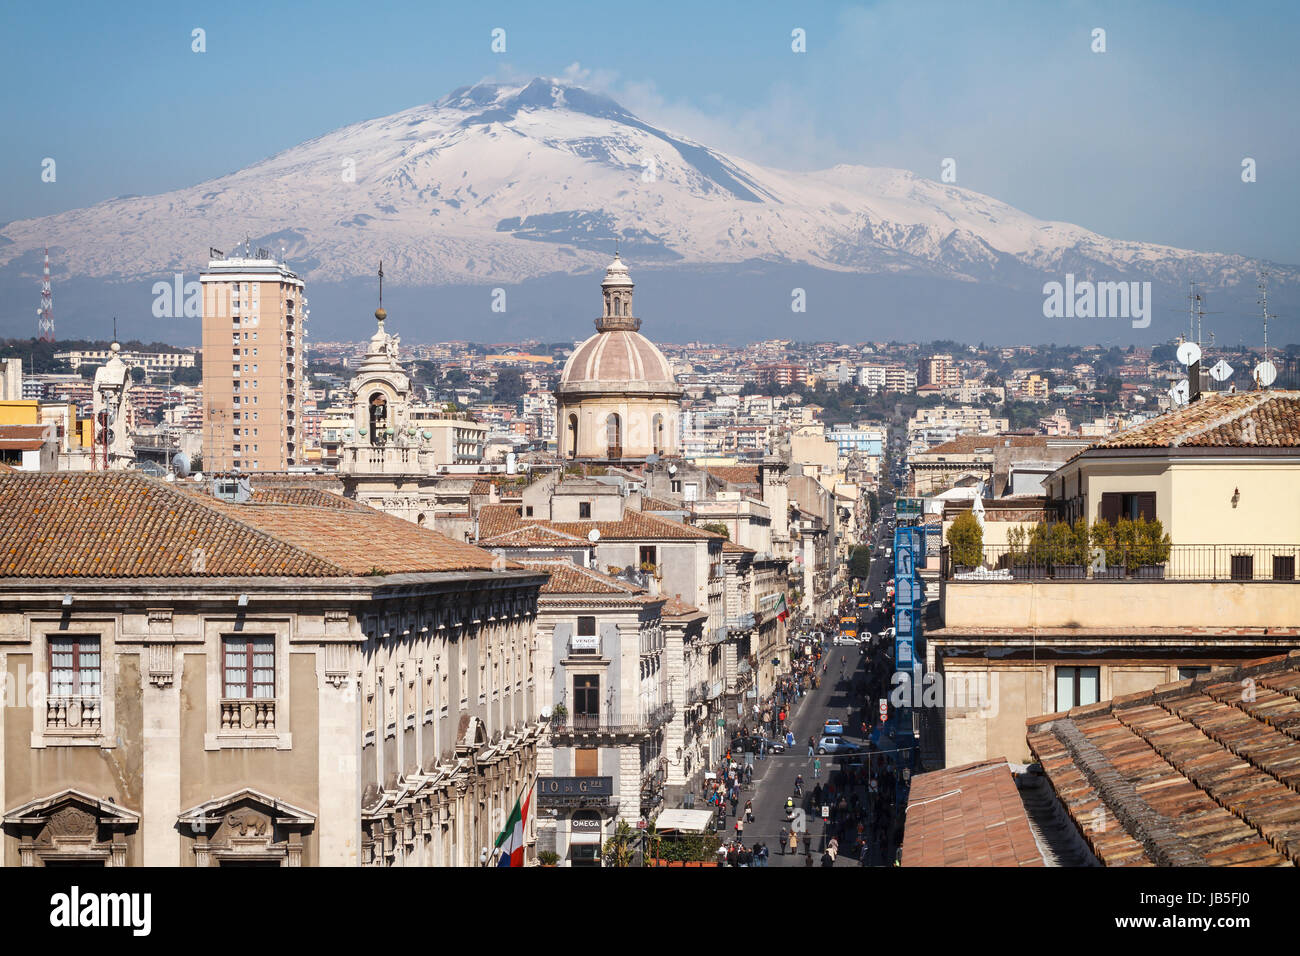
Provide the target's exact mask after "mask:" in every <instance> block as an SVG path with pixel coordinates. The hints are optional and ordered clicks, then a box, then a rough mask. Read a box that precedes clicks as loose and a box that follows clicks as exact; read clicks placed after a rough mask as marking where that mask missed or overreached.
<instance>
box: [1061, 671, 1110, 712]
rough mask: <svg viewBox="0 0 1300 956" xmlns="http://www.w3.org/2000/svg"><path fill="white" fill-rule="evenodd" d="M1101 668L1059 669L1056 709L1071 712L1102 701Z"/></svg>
mask: <svg viewBox="0 0 1300 956" xmlns="http://www.w3.org/2000/svg"><path fill="white" fill-rule="evenodd" d="M1100 691H1101V668H1099V667H1058V668H1057V669H1056V709H1057V710H1058V711H1059V710H1069V709H1070V708H1071V707H1083V706H1085V705H1087V704H1095V703H1097V701H1099V700H1100V699H1101V697H1100Z"/></svg>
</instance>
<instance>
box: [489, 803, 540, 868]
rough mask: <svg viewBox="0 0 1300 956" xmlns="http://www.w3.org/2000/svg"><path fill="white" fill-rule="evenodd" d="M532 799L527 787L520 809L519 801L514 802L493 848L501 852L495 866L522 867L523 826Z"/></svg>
mask: <svg viewBox="0 0 1300 956" xmlns="http://www.w3.org/2000/svg"><path fill="white" fill-rule="evenodd" d="M532 799H533V788H532V787H529V788H528V794H527V796H526V797H525V798H524V805H523V808H522V809H521V808H520V806H519V801H518V800H515V808H514V809H513V810H511V811H510V816H509V817H507V818H506V827H505V829H504V830H502V831H501V834H500V835H499V836H498V837H497V842H496V844H495V848H496V849H498V850H500V851H501V855H500V856H499V857H497V866H523V865H524V826H525V825H526V824H527V823H528V804H529V803H531V802H532Z"/></svg>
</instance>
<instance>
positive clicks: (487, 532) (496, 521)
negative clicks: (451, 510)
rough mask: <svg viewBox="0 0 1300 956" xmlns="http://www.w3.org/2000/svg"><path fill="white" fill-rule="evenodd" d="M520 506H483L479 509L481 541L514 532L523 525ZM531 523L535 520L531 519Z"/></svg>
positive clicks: (479, 535)
mask: <svg viewBox="0 0 1300 956" xmlns="http://www.w3.org/2000/svg"><path fill="white" fill-rule="evenodd" d="M521 510H522V509H521V508H520V507H519V505H481V506H480V507H479V509H478V537H479V540H480V541H483V540H486V539H487V538H495V537H496V536H497V535H500V534H505V533H506V532H507V531H513V530H515V528H517V527H519V526H520V525H521V524H523V522H524V519H523V518H521V517H520V515H519V513H520V511H521ZM528 520H529V522H532V520H533V519H531V518H529V519H528Z"/></svg>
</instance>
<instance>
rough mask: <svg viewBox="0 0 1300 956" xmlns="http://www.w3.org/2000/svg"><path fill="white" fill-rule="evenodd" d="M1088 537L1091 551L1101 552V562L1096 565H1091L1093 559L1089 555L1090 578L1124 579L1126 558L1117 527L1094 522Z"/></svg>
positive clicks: (1104, 522)
mask: <svg viewBox="0 0 1300 956" xmlns="http://www.w3.org/2000/svg"><path fill="white" fill-rule="evenodd" d="M1124 520H1127V519H1124ZM1088 537H1089V538H1090V539H1091V542H1092V549H1093V551H1094V552H1096V551H1100V552H1101V554H1100V556H1099V557H1100V558H1101V560H1100V561H1099V562H1097V563H1096V564H1093V561H1094V560H1095V559H1093V557H1092V555H1091V554H1090V555H1089V562H1088V563H1089V564H1092V565H1093V567H1092V576H1093V577H1094V578H1103V579H1105V578H1122V577H1124V573H1125V566H1126V560H1127V557H1126V554H1125V551H1124V548H1123V546H1122V545H1121V543H1120V537H1119V529H1118V527H1117V526H1116V525H1113V524H1111V523H1110V522H1109V521H1094V522H1093V525H1092V528H1091V529H1090V530H1089V532H1088Z"/></svg>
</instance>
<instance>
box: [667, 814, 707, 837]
mask: <svg viewBox="0 0 1300 956" xmlns="http://www.w3.org/2000/svg"><path fill="white" fill-rule="evenodd" d="M712 828H713V811H712V810H665V811H664V812H663V813H661V814H659V816H658V818H656V820H655V829H656V830H658V831H659V832H660V833H664V832H669V831H680V832H682V833H704V832H705V831H707V830H711V829H712Z"/></svg>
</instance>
